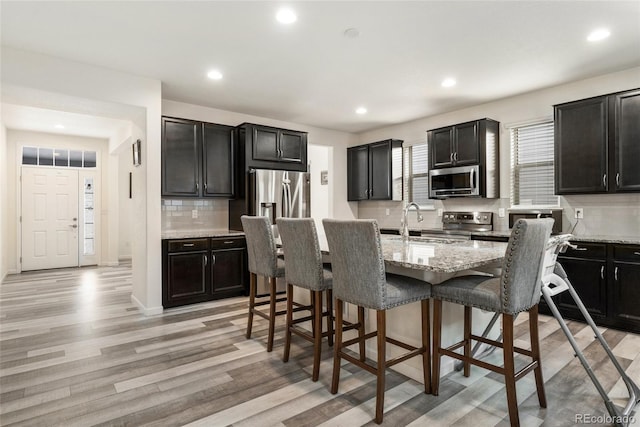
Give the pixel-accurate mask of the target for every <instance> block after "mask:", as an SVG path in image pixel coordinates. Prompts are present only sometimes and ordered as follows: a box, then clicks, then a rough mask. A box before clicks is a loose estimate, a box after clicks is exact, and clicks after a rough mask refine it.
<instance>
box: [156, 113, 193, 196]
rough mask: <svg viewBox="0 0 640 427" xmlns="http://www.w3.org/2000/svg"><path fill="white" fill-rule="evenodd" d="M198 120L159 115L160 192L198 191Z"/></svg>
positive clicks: (180, 194)
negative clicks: (160, 120)
mask: <svg viewBox="0 0 640 427" xmlns="http://www.w3.org/2000/svg"><path fill="white" fill-rule="evenodd" d="M201 132H202V129H201V127H200V126H199V123H198V122H194V121H191V120H182V119H174V118H167V117H163V118H162V195H163V196H180V197H197V196H199V195H200V139H201Z"/></svg>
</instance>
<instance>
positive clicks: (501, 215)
mask: <svg viewBox="0 0 640 427" xmlns="http://www.w3.org/2000/svg"><path fill="white" fill-rule="evenodd" d="M504 215H505V211H504V208H498V216H499V217H500V218H504Z"/></svg>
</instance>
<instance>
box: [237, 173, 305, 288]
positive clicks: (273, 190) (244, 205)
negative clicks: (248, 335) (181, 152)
mask: <svg viewBox="0 0 640 427" xmlns="http://www.w3.org/2000/svg"><path fill="white" fill-rule="evenodd" d="M244 178H245V179H246V186H245V192H244V194H243V195H241V197H238V198H237V199H235V200H230V201H229V228H230V229H232V230H242V223H241V221H240V217H241V216H242V215H257V216H266V217H269V218H270V221H271V224H272V227H273V232H274V236H275V237H276V238H277V237H279V234H278V227H277V224H276V221H277V219H278V218H281V217H285V218H306V217H309V216H310V208H311V203H310V201H311V200H310V189H311V182H310V174H309V173H308V172H294V171H283V170H271V169H250V170H249V171H248V172H247V173H246V175H245V177H244ZM266 284H267V282H266V281H265V280H264V279H262V278H260V277H258V294H264V293H268V288H267V287H266ZM282 290H285V284H284V280H281V279H278V291H282Z"/></svg>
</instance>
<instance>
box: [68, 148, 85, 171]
mask: <svg viewBox="0 0 640 427" xmlns="http://www.w3.org/2000/svg"><path fill="white" fill-rule="evenodd" d="M69 166H71V167H72V168H81V167H82V151H76V150H71V152H70V153H69Z"/></svg>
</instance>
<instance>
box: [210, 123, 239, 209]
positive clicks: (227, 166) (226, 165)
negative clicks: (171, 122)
mask: <svg viewBox="0 0 640 427" xmlns="http://www.w3.org/2000/svg"><path fill="white" fill-rule="evenodd" d="M234 135H235V132H234V128H232V127H230V126H223V125H217V124H213V123H204V124H203V137H202V153H203V159H202V161H203V162H202V172H203V177H202V181H203V196H205V197H228V198H231V197H233V196H234V194H235V179H234V177H235V159H236V153H235V151H236V149H235V137H234Z"/></svg>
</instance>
